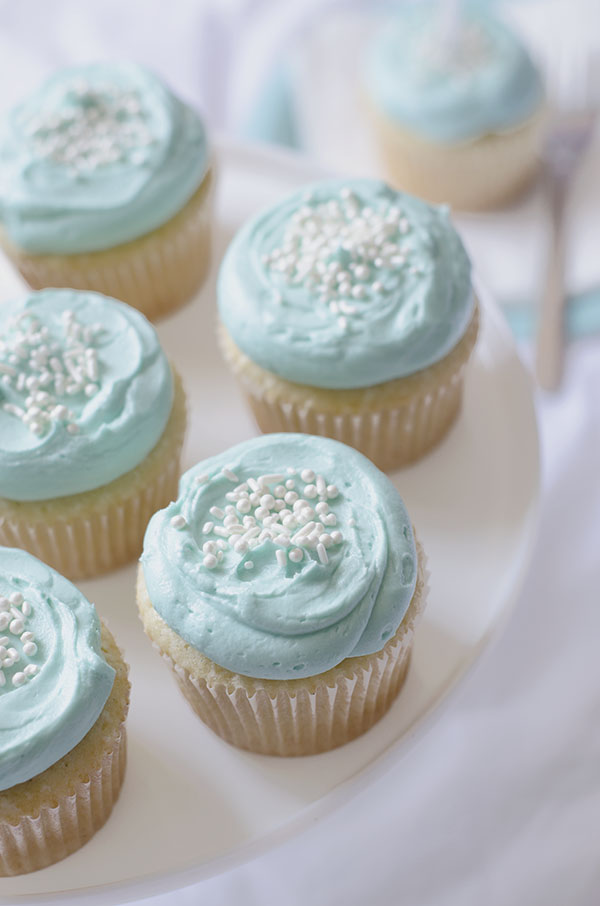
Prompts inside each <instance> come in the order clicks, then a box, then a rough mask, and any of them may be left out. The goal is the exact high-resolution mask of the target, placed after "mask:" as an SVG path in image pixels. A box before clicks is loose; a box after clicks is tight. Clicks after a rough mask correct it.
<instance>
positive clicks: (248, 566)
mask: <svg viewBox="0 0 600 906" xmlns="http://www.w3.org/2000/svg"><path fill="white" fill-rule="evenodd" d="M244 569H254V563H253V562H252V560H246V562H245V563H244Z"/></svg>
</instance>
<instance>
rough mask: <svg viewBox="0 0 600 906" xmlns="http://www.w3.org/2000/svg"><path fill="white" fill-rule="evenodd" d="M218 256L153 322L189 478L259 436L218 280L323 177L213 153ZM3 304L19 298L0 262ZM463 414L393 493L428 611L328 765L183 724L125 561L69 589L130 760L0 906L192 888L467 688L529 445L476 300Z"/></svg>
mask: <svg viewBox="0 0 600 906" xmlns="http://www.w3.org/2000/svg"><path fill="white" fill-rule="evenodd" d="M216 157H217V162H218V172H219V177H218V178H219V185H218V192H217V211H216V218H217V219H216V224H217V225H216V240H215V249H214V251H215V261H214V267H213V273H212V277H211V279H210V280H209V282H208V285H207V287H206V288H205V290H204V292H203V293H202V294H201V295H200V296H199V297H198V298H197V299H196V300H194V302H193V303H192V304H191V305H190V306H188V307H187V308H186V309H185V310H184V311H181V312H180V313H179V314H177V315H175V316H174V317H172V318H169V319H168V320H166V321H165V322H164V323H162V324H161V325H160V326H159V333H160V336H161V339H162V341H163V343H164V345H165V347H166V350H167V352H168V354H169V357H170V358H172V359H173V360H174V361H175V362H176V363H177V367H178V369H179V371H180V373H181V374H182V376H183V379H184V382H185V386H186V389H187V393H188V399H189V413H190V429H189V434H188V438H187V442H186V447H185V451H184V466H185V467H188V466H190V465H192V464H193V463H195V462H197V461H198V460H200V459H203V458H204V457H206V456H210V455H212V454H214V453H217V452H218V451H220V450H223V449H224V448H225V447H228V446H230V445H231V444H234V443H237V442H238V441H240V440H243V439H244V438H247V437H249V436H251V435H253V434H255V433H256V429H255V427H254V425H253V423H252V420H251V418H250V416H249V415H248V414H247V413H246V411H245V408H244V405H243V403H242V400H241V398H240V396H239V394H238V392H237V390H236V387H235V385H234V382H233V380H232V378H231V377H230V376H229V375H228V373H227V371H226V369H225V366H224V365H223V363H222V361H221V359H220V357H219V353H218V350H217V345H216V341H215V331H214V326H215V305H214V296H215V277H216V271H217V266H218V262H219V261H220V259H221V257H222V254H223V252H224V250H225V248H226V246H227V243H228V242H229V240H230V239H231V236H232V234H233V233H234V231H235V230H236V229H237V228H238V227H239V226H240V225H241V223H242V222H243V221H244V220H245V219H246V218H247V217H248V216H249V215H250V214H252V213H253V212H255V211H256V210H257V209H259V208H260V207H262V206H264V205H268V204H270V203H272V202H274V201H276V200H277V199H279V198H280V197H281V195H282V194H285V193H286V192H288V191H290V190H293V189H294V188H295V187H297V186H299V185H301V184H302V183H305V182H307V181H311V180H314V179H317V178H319V177H320V176H321V175H323V174H322V171H319V169H318V168H317V167H315V166H314V165H312V164H310V163H309V162H306V161H305V160H303V159H301V158H298V157H295V156H293V155H290V154H288V153H284V152H276V151H272V150H265V149H262V148H251V147H242V146H239V145H233V144H229V143H226V142H221V143H219V144H218V145H217V148H216ZM0 287H1V290H0V295H1V298H9V297H10V296H12V295H14V294H15V293H17V292H21V291H22V289H23V285H22V283H21V282H20V281H19V280H18V279H17V278H16V277H15V276H14V275H13V274H12V272H10V270H9V268H8V265H5V264H2V265H1V271H0ZM479 296H480V299H481V304H482V330H481V335H480V338H479V341H478V343H477V347H476V350H475V354H474V357H473V361H472V363H471V365H470V367H469V372H468V377H467V381H466V390H465V400H464V407H463V411H462V413H461V416H460V418H459V420H458V422H457V424H456V425H455V426H454V427H453V429H452V431H451V432H450V434H449V436H448V437H447V438H446V439H445V441H444V442H443V443H442V445H441V446H440V447H439V448H438V449H437V450H435V451H434V452H433V453H431V454H430V455H429V456H427V457H426V458H425V459H424V460H423V461H422V462H420V463H418V464H417V465H415V466H413V467H411V468H408V469H405V470H403V471H402V472H399V473H398V474H397V475H395V476H394V478H393V480H394V483H395V484H396V486H397V487H398V489H399V490H400V493H401V494H402V496H403V497H404V499H405V501H406V504H407V507H408V510H409V512H410V514H411V517H412V519H413V521H414V524H415V526H416V528H417V531H418V534H419V538H420V539H421V541H422V543H423V545H424V547H425V550H426V552H427V555H428V561H429V568H430V572H431V580H430V585H431V590H430V595H429V603H428V606H427V609H426V611H425V614H424V616H423V620H422V622H421V624H420V627H419V629H418V631H417V636H416V642H415V647H414V653H413V658H412V664H411V668H410V671H409V675H408V678H407V681H406V684H405V686H404V688H403V690H402V692H401V694H400V696H399V697H398V699H397V700H396V702H395V703H394V704H393V706H392V708H391V709H390V711H389V713H388V714H387V715H386V716H385V717H384V718H383V719H382V720H381V721H380V722H379V723H378V724H377V725H376V726H375V727H374V728H373V729H371V730H370V731H369V732H368V733H367V734H365V735H364V736H363V737H361V738H360V739H357V740H355V741H354V742H352V743H350V744H349V745H346V746H344V747H342V748H340V749H337V750H335V751H333V752H328V753H326V754H323V755H316V756H312V757H308V758H289V759H278V758H270V757H265V756H261V755H253V754H250V753H247V752H242V751H238V750H236V749H234V748H231V747H230V746H228V745H227V744H226V743H224V742H222V741H221V740H220V739H218V738H217V737H215V736H213V734H212V733H211V732H210V730H208V729H207V728H206V727H205V726H204V725H203V724H202V723H201V722H200V721H199V720H198V719H197V718H196V717H195V715H194V714H193V713H192V711H191V710H190V708H189V706H188V705H187V703H186V702H185V701H184V699H183V697H182V696H181V695H180V693H179V691H178V689H177V687H176V685H175V682H174V680H173V679H172V677H171V675H170V672H169V670H168V669H167V667H166V666H165V665H164V664H163V663H162V661H161V660H160V658H159V656H158V655H157V654H156V652H155V651H154V650H153V649H152V646H151V645H150V643H149V642H148V640H147V639H146V637H145V636H144V633H143V631H142V628H141V624H140V623H139V620H138V618H137V613H136V607H135V599H134V581H135V566H130V567H128V568H126V569H123V570H120V571H119V572H116V573H113V574H111V575H109V576H107V577H105V578H102V579H98V580H94V581H89V582H84V583H82V585H81V587H82V589H83V590H84V592H85V593H86V594H87V595H88V597H89V598H90V599H91V600H92V601H93V602H94V603H95V604H96V606H97V608H98V610H99V612H100V614H101V616H102V617H103V618H104V619H105V620H106V622H107V623H108V625H109V626H110V628H111V629H112V631H113V633H114V634H115V636H116V638H117V640H118V642H119V643H120V645H121V646H122V648H123V649H124V651H125V655H126V658H127V660H128V662H129V663H130V665H131V681H132V701H131V712H130V717H129V721H128V739H129V763H128V768H127V775H126V778H125V783H124V787H123V791H122V793H121V797H120V800H119V802H118V803H117V805H116V807H115V809H114V812H113V814H112V816H111V817H110V818H109V820H108V822H107V824H106V825H105V827H104V828H102V830H100V831H99V832H98V833H97V834H96V835H95V837H94V838H93V839H92V840H91V841H90V842H89V843H88V844H87V845H86V846H85V847H83V849H81V850H80V851H79V852H77V853H75V854H74V855H72V856H69V857H68V858H67V859H65V860H64V861H62V862H59V863H58V864H56V865H53V866H51V867H50V868H46V869H44V870H43V871H39V872H35V873H33V874H30V875H24V876H21V877H16V878H7V879H2V880H0V903H1V904H10V906H22V904H26V903H47V902H56V903H68V902H70V901H74V900H76V901H77V903H86V904H87V903H97V904H117V903H125V902H129V901H131V900H135V899H138V898H142V897H147V896H151V895H152V894H156V893H160V892H162V891H166V890H169V889H175V888H177V887H182V886H184V885H186V884H191V883H193V882H195V881H198V880H201V879H202V878H205V877H208V876H210V875H213V874H216V873H218V872H220V871H224V870H226V869H227V868H230V867H232V866H234V865H235V864H238V863H240V862H241V861H243V860H246V859H249V858H251V857H253V856H255V855H258V854H259V853H263V852H265V851H266V850H267V849H269V848H271V847H273V846H274V845H276V844H277V843H280V842H281V841H282V840H284V839H287V838H289V837H290V836H291V835H292V834H294V833H297V832H298V831H300V830H302V829H305V828H307V827H309V826H310V825H311V824H312V823H313V822H314V821H315V820H317V819H318V818H321V817H323V816H324V815H326V814H327V813H328V812H330V811H331V810H332V809H333V808H334V807H335V806H336V805H339V804H340V803H341V802H343V801H344V800H346V799H347V798H348V797H350V796H351V795H353V794H354V793H356V792H357V790H359V789H360V788H362V787H364V786H365V785H366V784H367V783H368V782H369V781H370V780H371V779H372V778H374V777H375V776H377V775H378V774H381V773H382V772H383V771H384V770H385V768H386V766H388V765H389V764H390V763H391V762H392V760H394V759H398V758H400V757H401V756H402V754H403V752H405V751H406V749H407V747H408V745H409V744H410V743H411V742H413V741H414V740H415V739H417V738H418V736H419V734H420V733H423V732H424V731H425V730H426V729H430V728H431V727H432V725H433V724H434V722H435V719H436V718H437V717H438V716H439V714H440V707H441V705H442V703H443V702H444V701H445V700H447V698H448V695H449V693H450V692H451V690H452V689H454V688H455V687H456V685H457V683H458V681H459V680H460V679H461V678H463V677H464V676H465V674H466V673H467V671H468V670H469V668H470V667H472V665H473V664H474V663H475V661H476V660H477V659H478V658H479V656H480V655H481V653H482V652H483V651H484V649H485V648H486V646H487V645H488V644H489V643H490V641H491V639H492V638H493V637H494V636H495V635H496V634H497V633H498V631H499V629H500V627H501V626H502V625H503V623H504V621H505V620H506V618H507V616H508V614H509V613H510V611H511V609H512V607H513V606H514V604H515V603H516V600H517V595H518V591H519V587H520V584H521V581H522V578H523V575H524V571H525V569H526V566H527V563H528V561H529V556H530V552H531V548H532V543H533V539H534V535H535V529H536V523H537V514H538V490H539V487H538V484H539V461H538V440H537V430H536V422H535V414H534V407H533V402H532V388H531V383H530V379H529V376H528V374H527V372H526V370H525V369H524V367H523V365H522V364H521V362H520V360H519V358H518V356H517V352H516V349H515V346H514V343H513V340H512V338H511V336H510V334H509V331H508V329H507V327H506V325H505V323H504V321H503V320H502V316H501V315H500V314H499V312H498V309H497V308H496V306H495V305H494V303H493V302H492V301H491V300H490V299H489V298H488V297H487V295H486V294H485V292H484V291H483V290H481V291H479Z"/></svg>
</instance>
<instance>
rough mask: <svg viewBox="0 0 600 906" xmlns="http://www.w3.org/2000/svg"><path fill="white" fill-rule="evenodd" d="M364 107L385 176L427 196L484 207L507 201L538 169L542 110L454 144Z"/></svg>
mask: <svg viewBox="0 0 600 906" xmlns="http://www.w3.org/2000/svg"><path fill="white" fill-rule="evenodd" d="M369 113H370V114H371V116H370V119H371V121H372V123H373V129H374V132H375V136H376V140H377V144H378V150H379V156H380V159H381V165H382V167H383V170H384V173H385V175H386V177H387V178H388V179H389V180H390V182H391V183H392V184H393V185H395V186H396V187H397V188H399V189H403V190H404V191H406V192H410V193H411V194H413V195H417V196H419V197H421V198H426V199H427V200H428V201H432V202H436V203H440V204H449V205H451V206H452V207H455V208H458V209H462V210H467V211H477V210H487V209H489V208H493V207H497V206H499V205H502V204H507V203H508V202H510V201H512V200H513V199H514V198H515V197H516V196H518V195H519V194H520V193H521V192H523V191H524V189H525V188H526V187H527V186H528V185H529V184H530V183H531V181H532V180H533V178H534V177H535V175H536V174H537V173H538V172H539V169H540V154H541V149H542V142H543V134H544V125H545V112H544V111H540V112H538V113H537V114H536V115H535V116H533V117H531V118H530V119H529V120H527V122H526V123H523V124H522V125H521V126H518V127H517V128H515V129H511V130H506V131H503V132H498V133H490V134H489V135H484V136H481V137H480V138H476V139H473V140H471V141H467V142H462V143H457V144H450V143H446V144H442V143H436V142H433V141H431V142H429V141H427V140H426V139H425V138H421V137H419V136H416V135H413V134H412V133H411V132H410V131H408V130H405V129H403V128H402V127H401V126H400V125H397V124H395V123H394V122H392V121H391V120H389V119H387V118H386V117H385V116H384V115H383V114H381V113H379V112H378V111H375V110H373V109H369Z"/></svg>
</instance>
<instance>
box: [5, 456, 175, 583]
mask: <svg viewBox="0 0 600 906" xmlns="http://www.w3.org/2000/svg"><path fill="white" fill-rule="evenodd" d="M178 480H179V456H176V457H174V458H173V459H172V460H171V461H170V462H169V463H168V464H167V465H166V467H165V469H164V471H162V472H160V473H159V474H157V475H156V476H155V480H154V481H153V482H152V483H151V484H150V485H148V486H146V487H144V488H143V489H141V490H139V489H136V490H135V493H133V494H131V495H130V496H124V497H121V498H117V499H115V500H114V501H112V500H111V498H110V497H109V496H108V495H107V497H106V498H103V503H102V506H101V507H100V506H99V507H98V508H96V509H94V508H90V509H89V510H82V512H81V514H77V513H75V514H71V515H69V518H68V519H61V518H57V519H54V520H52V521H50V520H49V521H47V522H46V521H42V520H40V521H39V522H35V523H32V522H29V521H28V520H27V519H26V518H24V519H12V518H6V517H5V518H3V519H1V520H0V544H2V545H4V546H6V547H20V548H22V549H23V550H26V551H29V553H30V554H33V555H34V556H35V557H38V558H39V559H40V560H42V561H43V562H44V563H47V564H48V565H49V566H52V567H53V568H54V569H55V570H56V571H57V572H59V573H61V575H63V576H66V577H67V578H69V579H71V580H75V579H83V578H87V577H89V576H95V575H99V574H101V573H104V572H107V571H108V570H112V569H116V568H117V567H119V566H122V565H124V564H125V563H129V562H131V561H132V560H134V559H137V557H139V555H140V554H141V552H142V544H143V540H144V533H145V531H146V526H147V525H148V522H149V520H150V517H151V516H152V515H153V514H154V513H155V512H156V511H157V510H159V509H162V508H163V507H165V506H167V504H168V503H170V502H171V500H174V499H175V498H176V497H177V486H178Z"/></svg>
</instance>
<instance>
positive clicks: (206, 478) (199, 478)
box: [194, 472, 210, 484]
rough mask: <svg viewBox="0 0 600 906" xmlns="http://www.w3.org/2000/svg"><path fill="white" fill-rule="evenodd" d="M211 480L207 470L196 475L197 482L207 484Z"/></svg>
mask: <svg viewBox="0 0 600 906" xmlns="http://www.w3.org/2000/svg"><path fill="white" fill-rule="evenodd" d="M209 480H210V476H209V475H207V474H206V472H203V473H202V475H196V477H195V479H194V481H195V482H196V484H206V482H207V481H209Z"/></svg>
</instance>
